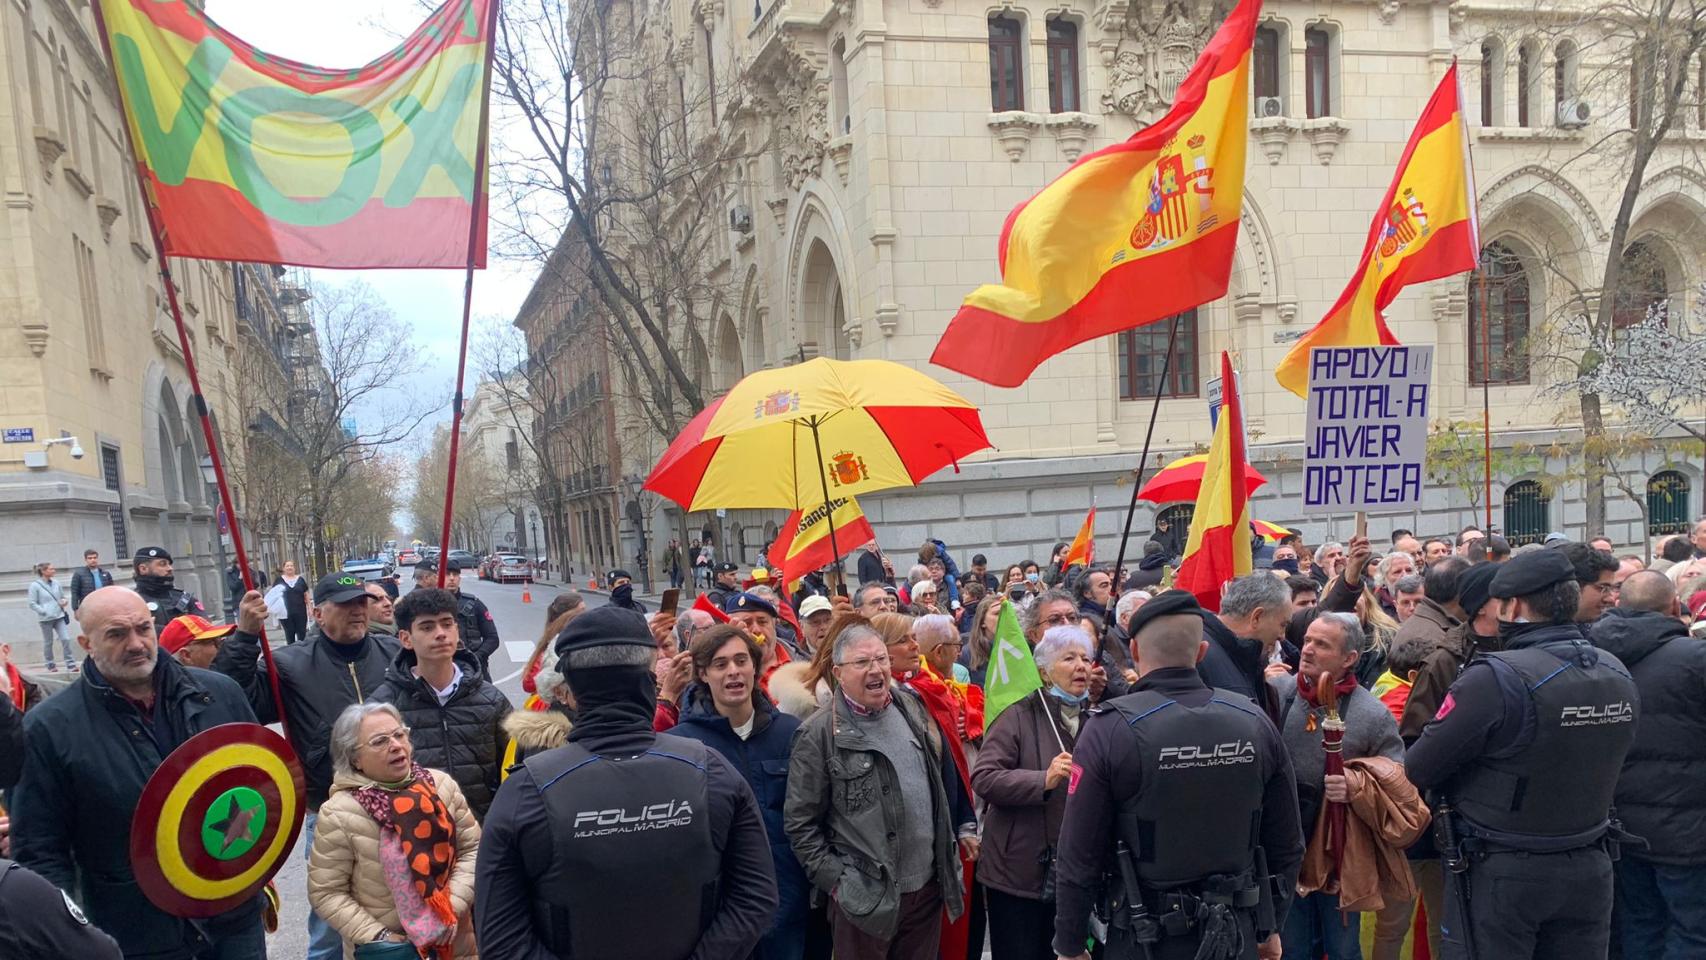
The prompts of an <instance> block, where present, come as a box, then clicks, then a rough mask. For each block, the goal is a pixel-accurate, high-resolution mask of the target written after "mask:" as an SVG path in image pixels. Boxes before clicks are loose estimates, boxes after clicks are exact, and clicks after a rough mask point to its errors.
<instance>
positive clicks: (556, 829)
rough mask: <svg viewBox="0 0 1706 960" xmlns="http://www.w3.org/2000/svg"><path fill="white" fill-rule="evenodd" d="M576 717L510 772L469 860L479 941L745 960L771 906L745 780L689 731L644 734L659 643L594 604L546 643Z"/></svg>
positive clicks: (772, 888) (576, 957)
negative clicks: (558, 740)
mask: <svg viewBox="0 0 1706 960" xmlns="http://www.w3.org/2000/svg"><path fill="white" fill-rule="evenodd" d="M556 650H557V653H558V656H559V658H560V659H559V661H558V664H559V666H558V669H559V670H561V671H562V673H563V675H564V678H565V679H566V680H567V682H568V685H569V689H570V690H571V691H572V692H573V693H574V696H575V703H576V715H575V723H574V726H573V728H572V729H571V730H570V732H569V742H568V744H567V745H565V746H564V747H562V748H560V749H557V750H551V751H548V752H545V753H538V754H535V755H533V756H530V757H528V758H527V759H526V760H525V761H524V762H523V763H521V764H519V765H517V766H515V767H513V768H511V774H510V777H509V779H508V780H505V781H504V784H503V786H502V788H500V789H499V790H498V795H497V797H496V799H494V800H493V802H492V808H491V811H490V812H489V813H487V815H486V822H485V826H484V829H483V832H482V835H481V838H480V856H479V863H478V865H477V866H476V868H475V896H474V924H475V927H476V928H477V929H478V930H479V931H480V951H481V952H482V953H485V954H487V955H489V956H494V957H514V958H528V960H547V958H565V960H603V958H607V957H618V956H631V955H633V954H634V947H635V944H636V942H637V941H636V940H635V939H634V938H635V935H636V927H635V923H636V922H639V923H642V924H643V929H641V930H640V931H639V933H640V935H641V937H642V940H643V943H644V949H643V951H641V952H643V953H644V955H645V956H647V957H652V958H657V960H682V958H685V957H688V956H690V955H691V956H699V957H744V956H746V955H747V954H748V953H750V952H751V951H752V949H753V947H754V946H755V945H756V944H757V943H758V940H759V938H760V937H761V936H763V934H764V933H765V931H767V930H768V929H770V925H771V921H772V919H773V918H774V914H775V911H776V906H777V896H776V878H775V873H774V868H773V867H772V865H771V857H770V843H769V840H768V837H767V835H766V834H765V832H764V823H763V821H762V820H761V819H760V815H759V809H758V803H757V801H756V800H754V799H753V795H752V790H751V788H749V787H748V786H747V784H746V780H745V779H744V778H742V776H741V775H740V774H739V773H737V772H736V771H735V769H734V768H733V767H731V766H729V764H728V762H727V761H726V760H724V759H723V757H722V755H721V754H719V753H718V752H716V751H715V750H711V749H708V748H707V747H705V746H704V745H703V744H701V743H699V742H698V741H696V740H688V739H686V738H683V737H674V736H670V735H668V734H660V733H654V732H652V712H653V709H654V707H655V704H656V699H657V695H656V688H655V686H654V682H653V680H652V677H653V673H652V663H653V661H654V660H656V658H657V644H656V642H655V641H654V640H653V639H652V634H651V631H650V630H649V629H648V628H647V626H646V621H645V618H644V617H642V616H641V615H640V614H638V613H635V612H634V611H632V610H625V609H622V608H620V607H611V606H603V607H599V608H597V609H595V610H592V611H590V612H588V613H585V614H583V615H581V616H580V617H578V618H576V619H575V621H574V622H573V623H571V624H569V626H568V627H566V628H564V630H563V632H562V634H560V635H559V636H558V637H557V640H556Z"/></svg>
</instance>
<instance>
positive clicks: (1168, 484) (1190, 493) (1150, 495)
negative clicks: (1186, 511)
mask: <svg viewBox="0 0 1706 960" xmlns="http://www.w3.org/2000/svg"><path fill="white" fill-rule="evenodd" d="M1207 464H1208V454H1206V453H1199V454H1196V455H1194V456H1189V457H1180V458H1179V459H1177V460H1174V461H1173V462H1172V463H1169V464H1167V465H1166V466H1165V467H1162V468H1161V470H1160V471H1159V472H1157V473H1156V474H1155V476H1153V477H1150V478H1149V482H1148V483H1146V484H1144V485H1143V489H1142V490H1139V491H1138V492H1137V498H1138V499H1139V500H1148V501H1149V502H1150V503H1172V502H1173V501H1175V500H1188V501H1191V502H1193V503H1194V502H1195V501H1196V499H1197V491H1198V490H1199V489H1201V487H1202V475H1203V469H1204V468H1205V467H1206V466H1207ZM1267 482H1268V478H1267V477H1264V476H1262V475H1261V474H1259V473H1257V472H1256V468H1255V467H1252V466H1250V465H1249V464H1245V465H1244V483H1245V488H1246V489H1245V491H1244V493H1245V496H1249V495H1250V494H1253V493H1255V492H1256V490H1257V489H1259V488H1260V487H1261V486H1262V484H1264V483H1267Z"/></svg>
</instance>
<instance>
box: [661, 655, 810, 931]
mask: <svg viewBox="0 0 1706 960" xmlns="http://www.w3.org/2000/svg"><path fill="white" fill-rule="evenodd" d="M689 650H690V652H691V653H692V654H693V676H694V679H695V681H696V682H695V683H694V684H693V686H691V687H689V688H688V689H687V692H686V694H685V695H684V696H683V697H682V708H681V720H680V722H679V723H677V724H676V726H675V728H674V729H672V730H671V731H670V733H672V734H675V735H676V736H678V737H689V738H691V739H694V740H697V741H699V742H700V743H703V744H704V745H706V746H707V747H710V748H711V749H713V750H716V751H717V752H718V753H720V754H722V755H723V757H724V759H726V760H728V762H729V764H730V765H731V766H733V767H734V768H735V769H736V770H738V771H740V774H741V776H743V777H745V778H746V782H747V785H748V786H750V787H751V788H752V795H753V796H754V797H756V798H757V800H758V808H759V813H760V814H761V815H762V816H763V817H764V831H765V833H767V834H768V835H769V837H770V855H771V858H772V861H773V863H774V865H775V868H776V893H777V896H778V900H779V902H778V905H777V908H776V920H775V923H774V924H773V925H772V926H771V928H770V931H769V932H768V933H766V934H765V935H764V939H762V940H760V941H759V942H758V949H757V950H754V951H753V953H752V958H753V960H799V958H800V957H801V956H802V955H803V953H804V951H805V948H806V920H807V914H808V912H809V910H810V907H809V903H808V898H809V896H810V894H811V884H809V883H808V882H807V881H806V871H805V868H804V867H802V866H800V861H799V858H798V857H796V856H795V855H794V849H793V847H792V846H790V845H789V843H788V835H787V833H786V832H784V831H783V829H782V803H783V801H784V800H785V799H786V798H787V795H788V758H789V754H790V753H791V752H792V750H793V742H794V731H796V730H798V729H799V728H800V721H799V719H798V718H796V717H791V716H789V715H787V714H785V713H782V712H781V711H779V710H777V709H776V708H775V707H774V706H772V705H771V703H770V698H769V697H766V696H765V695H764V693H763V692H762V691H761V690H760V689H759V687H758V679H757V672H756V671H757V669H758V664H759V663H760V662H761V660H762V655H761V652H760V650H759V648H758V644H757V643H754V642H753V640H752V638H751V637H750V636H748V635H747V634H746V633H745V632H744V631H743V630H742V629H741V628H740V627H738V626H735V625H734V624H718V625H717V626H714V627H711V628H710V629H708V630H702V631H700V632H699V633H698V634H697V635H696V636H694V638H693V643H692V646H691V647H690V648H689Z"/></svg>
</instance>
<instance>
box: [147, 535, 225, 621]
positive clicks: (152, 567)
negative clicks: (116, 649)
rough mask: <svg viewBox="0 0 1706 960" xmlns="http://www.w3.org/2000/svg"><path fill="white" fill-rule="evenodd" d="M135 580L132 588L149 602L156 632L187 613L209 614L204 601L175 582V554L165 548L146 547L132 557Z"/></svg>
mask: <svg viewBox="0 0 1706 960" xmlns="http://www.w3.org/2000/svg"><path fill="white" fill-rule="evenodd" d="M133 559H134V561H135V563H134V564H133V572H134V573H135V574H136V583H135V584H134V585H133V586H132V587H131V589H133V590H135V591H136V592H137V593H139V594H141V595H142V599H143V600H144V601H146V602H147V603H148V612H149V613H151V614H153V615H154V629H155V631H156V632H158V631H160V630H164V629H166V624H168V623H171V622H172V621H173V620H175V619H177V618H178V617H181V616H183V615H185V614H187V613H194V614H199V615H201V616H206V615H207V611H206V610H205V609H203V608H202V605H201V601H200V600H197V599H196V598H195V597H194V596H193V595H191V594H189V593H186V592H185V591H183V590H179V589H178V588H177V587H176V586H174V585H173V584H172V555H171V554H169V553H167V552H166V550H165V548H163V547H143V548H142V549H141V550H138V551H136V556H135V557H134V558H133Z"/></svg>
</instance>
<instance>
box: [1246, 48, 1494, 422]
mask: <svg viewBox="0 0 1706 960" xmlns="http://www.w3.org/2000/svg"><path fill="white" fill-rule="evenodd" d="M1480 249H1481V239H1480V228H1479V227H1478V226H1477V225H1476V213H1475V170H1474V168H1473V166H1472V165H1471V163H1470V159H1469V134H1468V130H1467V128H1466V126H1465V124H1464V122H1463V88H1462V85H1461V83H1460V82H1459V80H1458V76H1457V63H1456V62H1455V61H1453V62H1452V64H1451V67H1450V69H1448V70H1446V71H1445V77H1444V79H1442V80H1440V82H1439V86H1438V87H1436V88H1435V89H1434V95H1433V97H1432V98H1431V99H1429V100H1428V105H1427V108H1426V109H1425V110H1423V111H1422V118H1421V120H1419V121H1417V123H1416V130H1415V132H1414V133H1412V134H1410V142H1409V143H1408V144H1407V145H1406V146H1405V147H1404V155H1403V156H1402V157H1401V158H1399V160H1398V175H1397V176H1396V177H1394V178H1393V179H1392V185H1391V186H1390V187H1387V188H1386V197H1385V199H1383V200H1382V201H1381V202H1380V210H1379V212H1378V213H1376V214H1375V216H1374V224H1373V225H1372V226H1370V227H1369V230H1368V243H1367V244H1366V245H1365V246H1364V247H1363V250H1362V262H1361V263H1359V264H1358V265H1357V272H1356V275H1355V276H1353V277H1352V278H1351V282H1350V284H1349V285H1348V286H1346V287H1345V292H1344V293H1341V294H1339V301H1338V302H1337V303H1335V304H1333V308H1332V309H1331V310H1328V311H1327V315H1326V316H1325V317H1322V318H1321V322H1320V323H1317V324H1316V325H1315V328H1314V329H1313V330H1310V331H1309V332H1308V333H1306V334H1304V335H1303V339H1301V340H1299V341H1297V343H1296V344H1295V345H1294V346H1292V348H1291V352H1290V353H1287V354H1286V355H1285V359H1284V360H1281V361H1280V365H1279V368H1278V369H1277V370H1275V371H1274V376H1275V378H1277V379H1278V380H1279V382H1280V386H1282V387H1285V388H1286V389H1287V390H1290V391H1291V392H1292V393H1295V394H1297V395H1298V396H1300V397H1301V396H1303V393H1304V391H1305V390H1306V389H1308V386H1309V351H1310V349H1311V348H1313V347H1368V346H1376V345H1381V344H1396V343H1397V342H1398V338H1397V337H1395V336H1393V335H1392V331H1391V330H1389V329H1387V326H1386V318H1385V316H1384V315H1383V311H1384V310H1385V309H1386V307H1387V306H1388V305H1389V304H1391V303H1392V301H1393V300H1395V299H1397V297H1398V291H1400V290H1402V289H1404V287H1406V286H1408V285H1409V284H1412V283H1422V282H1424V281H1427V280H1438V279H1439V278H1440V277H1449V276H1451V275H1452V274H1454V273H1462V272H1464V271H1466V270H1473V269H1475V262H1476V257H1477V255H1478V251H1479V250H1480Z"/></svg>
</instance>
